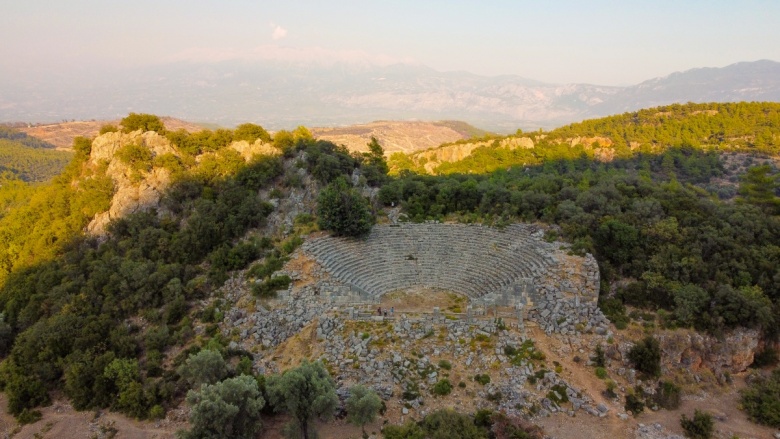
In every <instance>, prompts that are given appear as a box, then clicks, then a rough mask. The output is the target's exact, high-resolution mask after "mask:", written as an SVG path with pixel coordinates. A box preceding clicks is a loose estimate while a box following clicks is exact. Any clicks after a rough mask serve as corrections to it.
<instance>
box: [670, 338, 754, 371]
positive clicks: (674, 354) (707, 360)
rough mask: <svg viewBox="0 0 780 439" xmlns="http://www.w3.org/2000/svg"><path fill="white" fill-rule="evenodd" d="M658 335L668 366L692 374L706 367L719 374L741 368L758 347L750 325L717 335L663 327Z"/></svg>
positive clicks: (751, 357)
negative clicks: (721, 336) (664, 329)
mask: <svg viewBox="0 0 780 439" xmlns="http://www.w3.org/2000/svg"><path fill="white" fill-rule="evenodd" d="M658 339H659V341H660V342H661V351H662V353H663V355H662V359H663V362H664V366H666V368H667V369H668V370H672V369H677V368H680V367H682V368H684V369H687V370H690V371H691V372H692V373H694V374H696V373H699V372H700V371H702V369H707V370H709V371H710V372H712V373H714V374H715V375H716V376H720V375H721V374H722V373H724V372H728V373H732V374H733V373H739V372H743V371H745V369H747V367H748V366H750V364H751V363H752V362H753V356H754V354H755V352H756V349H757V348H758V340H759V334H758V331H756V330H753V329H738V330H735V331H733V332H730V333H728V334H727V335H725V336H724V337H723V338H722V339H718V338H715V337H713V336H710V335H706V334H701V333H697V332H694V331H689V330H681V329H678V330H675V331H664V332H662V333H660V334H659V337H658Z"/></svg>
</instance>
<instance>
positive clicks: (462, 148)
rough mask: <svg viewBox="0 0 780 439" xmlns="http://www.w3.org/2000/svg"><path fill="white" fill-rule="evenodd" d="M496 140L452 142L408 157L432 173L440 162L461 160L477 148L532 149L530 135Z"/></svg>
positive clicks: (532, 143)
mask: <svg viewBox="0 0 780 439" xmlns="http://www.w3.org/2000/svg"><path fill="white" fill-rule="evenodd" d="M497 142H498V144H496V141H482V142H469V143H454V144H451V145H445V146H440V147H438V148H434V149H429V150H425V151H420V152H418V153H415V154H411V155H410V158H411V159H412V160H414V161H415V162H417V163H424V165H423V166H424V167H425V170H426V171H427V172H428V173H433V171H434V169H435V168H436V167H437V166H439V165H440V164H442V163H452V162H457V161H460V160H463V159H464V158H466V157H468V156H470V155H471V154H472V153H473V152H474V150H476V149H477V148H482V147H487V146H494V147H498V148H509V149H516V148H524V149H532V148H533V147H534V141H533V140H532V139H531V138H530V137H506V138H504V139H501V140H498V141H497Z"/></svg>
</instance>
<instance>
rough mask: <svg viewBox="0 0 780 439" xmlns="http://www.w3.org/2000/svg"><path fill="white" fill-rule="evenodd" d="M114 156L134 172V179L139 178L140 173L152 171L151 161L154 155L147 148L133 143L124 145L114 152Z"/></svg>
mask: <svg viewBox="0 0 780 439" xmlns="http://www.w3.org/2000/svg"><path fill="white" fill-rule="evenodd" d="M114 155H115V156H116V157H117V158H118V159H119V161H121V162H122V163H124V164H125V165H127V166H128V167H129V168H130V169H132V170H133V171H134V172H135V175H136V177H135V178H140V174H138V173H140V172H149V171H151V170H152V164H153V163H152V159H153V158H154V155H153V154H152V151H151V150H149V148H147V147H145V146H141V145H136V144H134V143H131V144H128V145H125V146H123V147H121V148H119V149H117V150H116V152H115V153H114Z"/></svg>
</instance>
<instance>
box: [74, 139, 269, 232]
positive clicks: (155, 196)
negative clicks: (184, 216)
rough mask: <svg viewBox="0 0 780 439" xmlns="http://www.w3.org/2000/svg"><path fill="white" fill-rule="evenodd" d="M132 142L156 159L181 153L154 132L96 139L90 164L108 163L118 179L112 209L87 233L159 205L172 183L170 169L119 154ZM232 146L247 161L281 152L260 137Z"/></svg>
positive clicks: (197, 159) (115, 183) (99, 165)
mask: <svg viewBox="0 0 780 439" xmlns="http://www.w3.org/2000/svg"><path fill="white" fill-rule="evenodd" d="M132 144H135V145H138V146H141V147H143V148H147V149H148V150H149V151H150V152H151V154H152V157H153V158H154V157H157V156H159V155H162V154H169V153H170V154H174V155H177V156H179V155H180V153H179V151H178V149H177V148H176V146H174V145H173V144H171V142H170V141H169V140H168V139H167V138H165V137H164V136H161V135H160V134H158V133H156V132H154V131H149V132H145V133H144V132H141V131H140V130H139V131H134V132H131V133H122V132H112V133H106V134H103V135H101V136H98V137H97V138H95V140H94V141H93V142H92V151H91V153H90V157H89V160H88V161H87V166H90V167H94V168H97V167H101V166H105V167H106V174H107V175H108V176H110V177H111V178H112V179H113V180H114V189H115V192H114V196H113V198H112V199H111V207H110V208H109V210H108V211H106V212H102V213H99V214H97V215H96V216H95V218H93V219H92V221H91V222H90V223H89V225H87V232H88V233H90V234H93V235H98V236H99V235H103V234H104V233H105V227H106V225H107V224H108V223H109V222H110V221H111V220H113V219H117V218H121V217H123V216H125V215H128V214H131V213H134V212H139V211H143V210H147V209H151V208H156V207H158V206H159V202H160V198H161V197H162V195H163V193H164V192H165V190H166V189H167V188H168V186H169V185H170V183H171V175H170V171H169V170H168V169H165V168H161V167H154V168H152V169H151V170H150V171H148V172H146V171H140V172H139V171H137V170H133V169H131V168H130V167H129V166H128V165H127V164H125V163H124V162H122V161H121V160H119V159H118V158H117V157H116V153H117V151H118V150H119V149H120V148H122V147H124V146H127V145H132ZM228 147H229V148H232V149H234V150H235V151H237V152H238V153H239V154H240V155H241V157H242V158H243V159H244V160H245V161H249V160H251V159H252V157H254V156H255V155H278V154H280V151H279V150H278V149H277V148H274V147H273V146H271V145H270V144H266V143H262V142H261V141H260V140H258V141H256V142H254V143H252V144H250V143H249V142H247V141H239V142H233V143H232V144H230V145H229V146H228ZM207 154H213V153H207ZM205 155H206V154H203V155H200V156H198V157H196V158H195V160H196V162H200V161H201V159H202V158H203V157H204V156H205ZM139 174H140V179H139V178H138V175H139Z"/></svg>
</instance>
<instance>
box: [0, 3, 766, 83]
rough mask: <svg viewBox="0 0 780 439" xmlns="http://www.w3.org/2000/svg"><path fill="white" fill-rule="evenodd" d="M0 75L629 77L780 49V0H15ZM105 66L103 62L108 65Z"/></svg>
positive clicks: (8, 7) (6, 19) (6, 8)
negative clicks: (357, 67) (264, 70)
mask: <svg viewBox="0 0 780 439" xmlns="http://www.w3.org/2000/svg"><path fill="white" fill-rule="evenodd" d="M4 3H5V4H4V5H3V7H2V14H1V15H0V41H2V42H3V43H2V44H0V59H2V63H0V73H2V75H0V77H6V78H8V77H15V76H16V75H28V74H31V73H33V72H36V73H41V72H47V73H48V72H51V73H54V74H69V73H73V72H77V71H79V70H80V69H82V70H83V69H85V68H88V69H92V70H93V71H94V70H95V69H101V68H109V67H126V66H139V65H148V64H155V63H166V62H170V61H175V60H199V61H215V60H222V59H235V58H249V59H276V58H281V59H287V60H301V59H309V58H314V59H320V60H321V59H341V60H354V61H361V62H372V63H384V64H387V63H394V62H415V63H420V64H425V65H428V66H430V67H432V68H434V69H437V70H443V71H447V70H465V71H470V72H473V73H477V74H483V75H503V74H513V75H520V76H523V77H526V78H531V79H537V80H541V81H545V82H557V83H566V82H588V83H596V84H604V85H627V84H634V83H637V82H640V81H642V80H645V79H649V78H652V77H655V76H663V75H666V74H669V73H671V72H674V71H680V70H686V69H689V68H694V67H705V66H707V67H721V66H725V65H728V64H731V63H734V62H739V61H754V60H757V59H772V60H780V25H778V23H780V1H776V0H766V1H760V0H741V1H718V0H709V1H700V0H676V1H649V0H645V1H631V0H623V1H599V0H582V1H555V2H553V1H541V0H535V1H498V0H495V1H487V0H482V1H476V0H475V1H455V0H447V1H432V0H414V1H406V0H385V1H367V0H363V1H335V0H327V1H326V0H317V1H289V0H288V1H271V0H265V1H263V0H253V1H249V0H221V1H217V0H180V1H166V0H154V1H150V0H130V1H127V0H123V1H119V0H116V1H115V0H63V1H54V0H48V1H40V0H23V1H22V0H16V1H13V0H6V1H5V2H4ZM98 71H99V70H98Z"/></svg>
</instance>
